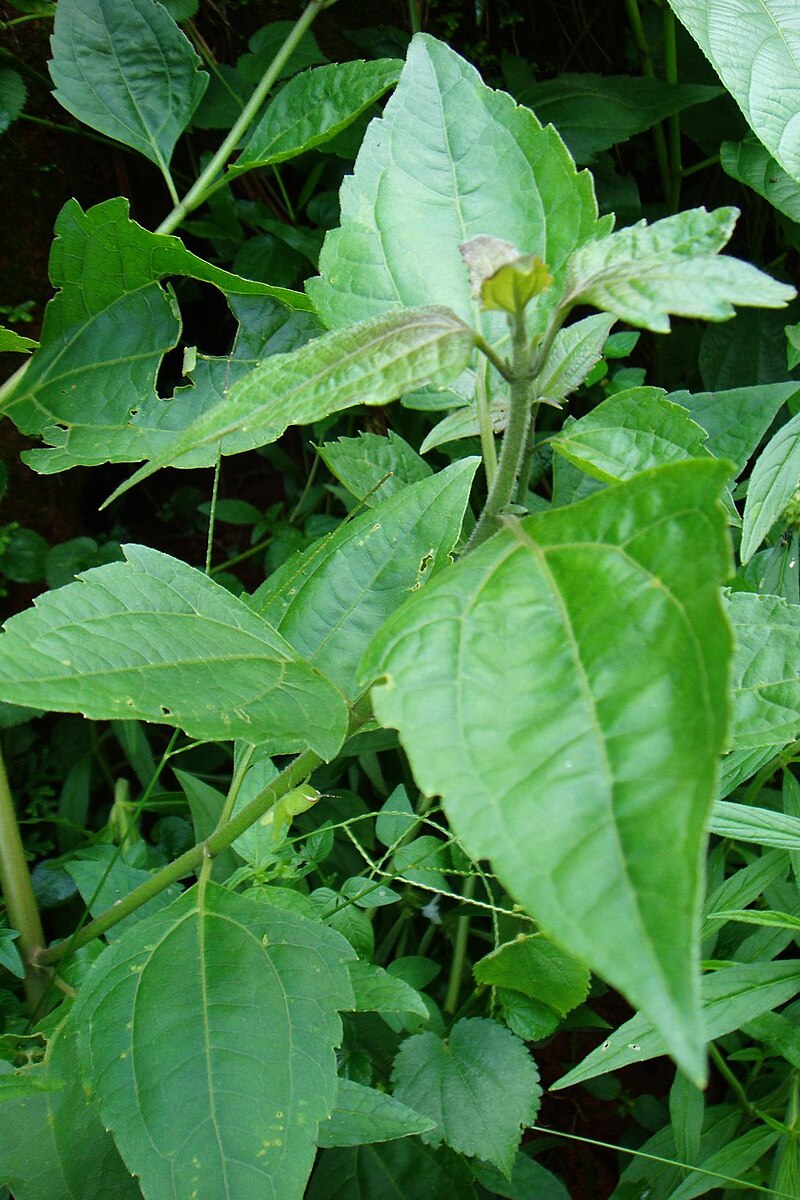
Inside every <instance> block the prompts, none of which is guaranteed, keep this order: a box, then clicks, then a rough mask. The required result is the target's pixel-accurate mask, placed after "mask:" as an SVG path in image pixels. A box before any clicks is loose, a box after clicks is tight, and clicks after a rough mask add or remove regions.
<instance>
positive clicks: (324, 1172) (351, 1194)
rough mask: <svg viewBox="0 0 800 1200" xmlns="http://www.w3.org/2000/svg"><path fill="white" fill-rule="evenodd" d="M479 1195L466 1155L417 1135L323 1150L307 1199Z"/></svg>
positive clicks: (419, 1199) (442, 1199)
mask: <svg viewBox="0 0 800 1200" xmlns="http://www.w3.org/2000/svg"><path fill="white" fill-rule="evenodd" d="M392 1193H394V1196H395V1197H397V1198H398V1200H399V1197H401V1196H402V1200H449V1197H452V1196H458V1200H477V1193H476V1191H475V1188H474V1185H473V1181H472V1177H471V1175H470V1172H469V1168H468V1167H467V1164H466V1163H465V1162H464V1160H463V1158H460V1157H459V1156H458V1155H457V1154H454V1153H453V1152H452V1150H448V1149H447V1148H446V1147H440V1148H439V1149H438V1150H434V1149H433V1148H432V1147H431V1146H425V1145H423V1143H422V1142H420V1141H419V1140H418V1139H417V1138H402V1139H400V1140H395V1141H391V1142H379V1143H377V1144H375V1145H368V1146H341V1147H337V1148H335V1149H332V1150H324V1151H323V1152H322V1154H321V1156H320V1158H319V1161H318V1164H317V1169H316V1170H315V1171H314V1174H313V1176H312V1177H311V1183H310V1185H309V1189H308V1192H307V1194H306V1200H387V1197H388V1196H391V1195H392Z"/></svg>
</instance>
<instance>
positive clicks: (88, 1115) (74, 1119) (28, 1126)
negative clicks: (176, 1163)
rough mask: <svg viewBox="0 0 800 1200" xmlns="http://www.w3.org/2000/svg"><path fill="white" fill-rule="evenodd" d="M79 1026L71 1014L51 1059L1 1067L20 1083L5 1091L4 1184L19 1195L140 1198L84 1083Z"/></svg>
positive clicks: (22, 1198)
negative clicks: (12, 1068) (19, 1067)
mask: <svg viewBox="0 0 800 1200" xmlns="http://www.w3.org/2000/svg"><path fill="white" fill-rule="evenodd" d="M76 1034H77V1030H76V1025H75V1022H74V1020H73V1019H72V1018H71V1017H70V1018H68V1019H67V1023H66V1025H64V1026H62V1027H61V1028H60V1029H59V1030H58V1032H57V1033H56V1034H55V1035H54V1036H53V1039H52V1041H51V1042H50V1044H49V1046H48V1050H47V1061H46V1062H45V1063H40V1064H37V1065H36V1066H34V1067H26V1068H25V1069H24V1070H22V1071H17V1072H14V1073H13V1074H0V1080H2V1081H3V1082H4V1083H6V1081H15V1082H16V1084H17V1086H16V1088H12V1086H11V1083H6V1086H5V1087H3V1088H2V1090H1V1091H0V1184H5V1185H6V1186H8V1187H9V1188H10V1189H11V1190H12V1192H13V1195H14V1197H15V1198H16V1200H87V1197H89V1196H91V1197H92V1200H141V1192H140V1191H139V1188H138V1186H137V1185H136V1183H135V1181H134V1180H133V1179H131V1177H130V1174H129V1172H128V1171H127V1170H126V1169H125V1166H124V1164H123V1162H122V1159H121V1158H120V1156H119V1153H118V1151H117V1148H116V1146H115V1145H114V1142H113V1140H112V1138H111V1135H110V1134H109V1133H108V1131H107V1130H106V1129H104V1128H103V1126H102V1124H101V1122H100V1114H99V1112H98V1110H97V1106H96V1104H95V1103H94V1102H93V1100H92V1099H91V1098H90V1097H89V1096H87V1094H86V1091H85V1089H84V1087H83V1085H82V1083H81V1077H80V1071H79V1069H78V1060H77V1054H76V1045H75V1042H76ZM8 1065H9V1064H7V1063H5V1062H4V1063H3V1067H7V1066H8ZM12 1091H17V1092H18V1094H17V1095H16V1096H13V1095H12ZM26 1092H27V1094H26Z"/></svg>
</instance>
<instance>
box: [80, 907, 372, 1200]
mask: <svg viewBox="0 0 800 1200" xmlns="http://www.w3.org/2000/svg"><path fill="white" fill-rule="evenodd" d="M352 957H353V952H352V950H351V949H350V947H349V946H348V944H347V942H346V941H345V940H344V939H343V938H341V937H339V936H338V935H337V934H336V933H334V932H333V931H332V930H330V929H326V928H325V927H324V926H323V925H321V924H319V923H317V922H315V921H311V920H309V919H308V918H306V917H303V916H300V915H299V914H298V913H294V912H289V911H287V910H285V909H278V908H273V907H272V906H271V905H269V904H267V903H265V902H263V901H256V900H251V899H247V898H245V897H243V896H238V895H235V894H234V893H232V892H229V891H226V890H225V889H223V888H221V887H219V886H218V885H217V884H214V883H207V884H205V885H200V886H198V887H194V888H192V889H191V890H190V891H188V892H185V893H184V895H183V896H181V898H180V899H179V900H176V901H175V902H174V903H173V904H171V905H170V906H169V907H168V908H165V909H162V910H161V912H160V913H158V914H157V915H156V916H154V917H151V918H149V919H148V920H147V921H142V922H141V923H140V924H139V925H138V926H136V928H135V929H133V930H131V931H130V933H128V934H127V935H126V937H124V938H122V939H121V940H120V941H119V942H117V943H116V944H115V945H114V946H113V947H111V948H110V949H109V950H107V951H106V953H105V954H104V955H102V956H101V958H100V959H98V961H97V962H96V963H95V965H94V967H93V969H92V971H91V973H90V975H89V976H88V978H87V979H86V981H85V982H84V984H83V985H82V987H81V991H80V996H79V999H78V1001H77V1003H76V1006H75V1010H74V1020H75V1022H76V1024H77V1025H78V1027H79V1028H80V1030H81V1041H80V1049H81V1057H82V1059H83V1067H84V1073H85V1075H86V1078H87V1080H88V1082H89V1084H90V1086H91V1088H92V1091H93V1093H94V1096H95V1097H96V1102H97V1104H98V1106H99V1109H100V1112H101V1115H102V1120H103V1123H104V1124H105V1125H106V1126H107V1127H109V1128H110V1129H111V1130H112V1131H113V1133H114V1137H115V1139H116V1142H117V1145H118V1146H119V1148H120V1152H121V1153H122V1156H123V1158H124V1159H125V1162H126V1163H127V1165H128V1167H129V1168H130V1170H131V1171H133V1172H134V1173H135V1174H136V1175H137V1176H138V1177H139V1179H140V1184H141V1188H142V1192H143V1194H144V1196H145V1200H186V1197H189V1196H194V1197H195V1200H220V1197H223V1196H224V1197H226V1198H228V1200H252V1197H253V1196H265V1197H267V1196H268V1197H274V1198H275V1200H300V1198H301V1197H302V1195H303V1191H304V1188H305V1185H306V1180H307V1178H308V1174H309V1172H310V1170H311V1166H312V1164H313V1161H314V1154H315V1141H316V1134H317V1127H318V1125H319V1123H320V1122H321V1121H325V1120H327V1118H328V1117H329V1116H330V1115H331V1112H332V1111H333V1105H334V1100H335V1096H336V1085H337V1080H336V1058H335V1054H334V1048H335V1047H336V1046H337V1045H338V1044H339V1042H340V1040H341V1035H342V1028H341V1021H340V1018H339V1016H338V1012H337V1010H342V1009H349V1008H351V1007H352V1003H353V997H352V992H351V990H350V983H349V978H348V974H347V962H348V961H349V960H350V959H351V958H352Z"/></svg>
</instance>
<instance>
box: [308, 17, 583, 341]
mask: <svg viewBox="0 0 800 1200" xmlns="http://www.w3.org/2000/svg"><path fill="white" fill-rule="evenodd" d="M341 207H342V216H341V227H340V228H339V229H337V230H334V231H333V232H331V233H329V234H328V235H327V237H326V239H325V244H324V246H323V250H322V254H321V256H320V273H321V278H320V279H316V280H312V281H311V282H310V283H309V284H308V288H307V290H308V292H309V294H310V295H311V298H312V299H313V301H314V303H315V305H316V307H317V309H318V311H319V313H320V315H321V316H322V318H323V320H324V321H325V322H326V324H328V325H329V326H332V327H338V326H340V325H347V324H349V323H350V322H351V321H352V320H353V319H354V318H364V317H371V316H374V315H375V314H376V313H380V312H384V311H385V310H386V309H387V308H391V307H392V306H394V305H396V304H398V303H400V304H409V305H418V304H447V305H449V306H450V307H451V308H453V309H454V310H455V311H456V312H457V313H458V314H459V316H460V317H462V318H463V319H464V320H470V319H473V305H474V301H473V298H472V295H471V292H470V285H469V280H468V278H467V272H466V270H465V268H464V264H463V262H462V260H461V255H460V253H459V246H460V245H461V244H462V243H463V242H467V241H469V240H470V239H471V238H473V237H476V236H477V235H479V234H491V235H492V236H493V237H496V238H503V239H504V240H506V241H509V242H511V243H512V244H513V245H514V246H519V248H520V250H521V251H522V252H523V253H526V254H536V255H538V256H539V258H540V259H541V260H542V261H543V262H544V263H546V265H547V267H548V269H549V271H550V273H551V275H553V276H554V277H555V279H556V282H557V283H558V282H559V281H560V279H561V278H562V275H563V269H564V264H565V262H566V260H567V258H568V256H569V255H570V253H571V252H572V251H573V250H574V248H575V247H576V246H577V245H579V244H580V243H581V242H583V241H585V240H586V239H587V238H590V237H593V236H595V234H596V232H597V228H598V227H597V224H596V221H597V208H596V204H595V199H594V192H593V187H592V182H591V179H590V178H589V176H588V175H587V174H585V173H583V174H578V173H577V172H576V170H575V166H574V164H573V162H572V159H571V158H570V157H569V154H568V153H567V150H566V148H565V146H564V144H563V143H562V142H561V140H560V138H559V137H558V134H557V133H556V132H555V130H554V129H552V128H546V129H543V128H542V126H541V125H540V124H539V122H538V121H537V120H536V118H535V117H534V115H533V113H531V112H530V111H529V110H528V109H524V108H519V107H517V105H516V104H515V103H514V101H513V100H512V99H511V97H510V96H508V95H507V94H506V93H504V92H494V91H492V90H491V89H490V88H487V87H486V86H485V85H484V84H483V83H482V82H481V79H480V77H479V75H478V73H477V72H476V71H475V69H474V68H473V67H472V66H470V65H469V64H468V63H466V62H465V61H464V60H463V59H462V58H460V57H459V56H458V55H457V54H456V53H455V52H454V51H453V50H451V49H449V48H448V47H447V46H445V45H444V44H443V43H442V42H439V41H436V39H435V38H432V37H430V36H429V35H427V34H417V35H416V37H414V39H413V40H412V42H411V45H410V47H409V52H408V58H407V60H406V64H405V66H404V68H403V72H402V75H401V76H400V82H399V84H398V87H397V90H396V91H395V92H394V94H393V95H392V97H391V98H390V100H389V102H388V104H387V105H386V109H385V111H384V116H383V118H382V119H381V120H378V121H373V122H372V124H371V125H370V126H369V128H368V130H367V134H366V137H365V138H364V141H363V143H362V146H361V150H360V151H359V154H358V158H357V159H356V167H355V173H354V174H353V175H352V176H350V177H349V178H348V179H346V180H345V183H344V185H343V187H342V192H341ZM557 290H558V288H557V287H555V288H554V289H552V295H553V300H552V301H548V302H552V303H554V302H555V293H556V292H557ZM545 295H546V297H550V296H551V293H546V294H545ZM543 299H544V297H543ZM537 311H538V306H537ZM484 320H485V321H486V322H487V324H486V328H487V329H489V328H491V329H495V330H496V329H498V328H499V329H501V330H502V331H503V333H504V332H505V323H504V322H503V321H502V320H501V321H500V325H499V326H498V324H497V318H494V324H493V323H492V320H493V319H492V318H491V316H490V315H487V317H485V318H484Z"/></svg>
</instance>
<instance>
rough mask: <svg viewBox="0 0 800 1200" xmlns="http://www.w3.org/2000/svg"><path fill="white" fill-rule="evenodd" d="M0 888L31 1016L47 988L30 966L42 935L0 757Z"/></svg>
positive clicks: (40, 974) (45, 978)
mask: <svg viewBox="0 0 800 1200" xmlns="http://www.w3.org/2000/svg"><path fill="white" fill-rule="evenodd" d="M0 885H1V886H2V889H3V896H4V898H5V902H6V908H7V910H8V920H9V923H10V925H11V927H12V929H18V930H19V949H20V953H21V955H22V961H23V963H24V965H25V996H26V999H27V1001H28V1006H29V1008H30V1010H31V1012H35V1011H36V1009H37V1008H38V1006H39V1003H40V1001H41V999H42V997H43V995H44V993H45V992H46V991H47V988H48V987H49V985H50V980H49V977H48V975H47V974H46V972H44V971H39V970H37V969H36V967H35V966H34V965H33V964H34V961H35V957H36V955H37V954H38V953H40V952H41V950H42V948H43V947H44V945H45V940H44V932H43V930H42V922H41V920H40V919H39V909H38V907H37V905H36V897H35V896H34V894H33V885H32V884H31V877H30V872H29V871H28V863H27V860H26V858H25V850H24V849H23V846H22V838H21V837H20V832H19V825H18V824H17V815H16V813H15V811H14V801H13V800H12V797H11V789H10V788H9V786H8V776H7V775H6V768H5V764H4V762H3V759H2V756H1V755H0Z"/></svg>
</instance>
